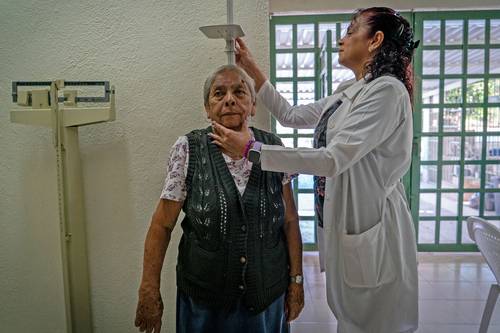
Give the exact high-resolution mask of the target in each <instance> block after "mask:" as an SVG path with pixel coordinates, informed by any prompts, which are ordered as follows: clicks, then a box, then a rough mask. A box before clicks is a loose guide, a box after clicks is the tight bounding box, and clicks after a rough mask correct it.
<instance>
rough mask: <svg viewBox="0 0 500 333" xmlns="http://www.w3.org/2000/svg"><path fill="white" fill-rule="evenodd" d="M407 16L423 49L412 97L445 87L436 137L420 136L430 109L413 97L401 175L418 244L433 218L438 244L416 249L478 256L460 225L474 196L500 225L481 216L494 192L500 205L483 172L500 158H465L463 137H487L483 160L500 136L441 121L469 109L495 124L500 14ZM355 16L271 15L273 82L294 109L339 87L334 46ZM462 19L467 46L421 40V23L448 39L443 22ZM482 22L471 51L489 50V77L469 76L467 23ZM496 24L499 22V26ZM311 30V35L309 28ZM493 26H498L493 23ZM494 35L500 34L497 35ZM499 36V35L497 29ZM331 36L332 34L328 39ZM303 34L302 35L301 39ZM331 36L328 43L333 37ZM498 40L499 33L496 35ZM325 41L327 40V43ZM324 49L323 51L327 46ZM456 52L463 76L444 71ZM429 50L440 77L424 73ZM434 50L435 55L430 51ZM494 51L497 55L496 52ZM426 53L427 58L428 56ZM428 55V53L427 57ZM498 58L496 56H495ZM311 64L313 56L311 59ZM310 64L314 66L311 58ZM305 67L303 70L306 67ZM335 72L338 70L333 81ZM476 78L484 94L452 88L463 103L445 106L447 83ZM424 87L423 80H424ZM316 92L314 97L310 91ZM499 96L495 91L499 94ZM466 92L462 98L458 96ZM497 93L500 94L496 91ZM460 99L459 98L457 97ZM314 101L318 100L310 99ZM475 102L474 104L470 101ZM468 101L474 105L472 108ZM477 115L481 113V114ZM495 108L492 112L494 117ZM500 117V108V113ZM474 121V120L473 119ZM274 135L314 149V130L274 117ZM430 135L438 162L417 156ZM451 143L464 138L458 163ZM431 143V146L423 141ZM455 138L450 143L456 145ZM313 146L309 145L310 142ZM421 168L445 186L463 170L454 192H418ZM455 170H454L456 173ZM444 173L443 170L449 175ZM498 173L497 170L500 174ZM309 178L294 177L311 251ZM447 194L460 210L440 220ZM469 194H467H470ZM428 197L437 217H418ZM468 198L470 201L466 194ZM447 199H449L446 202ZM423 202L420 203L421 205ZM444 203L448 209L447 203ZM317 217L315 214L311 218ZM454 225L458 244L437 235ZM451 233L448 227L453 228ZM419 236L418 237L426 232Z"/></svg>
mask: <svg viewBox="0 0 500 333" xmlns="http://www.w3.org/2000/svg"><path fill="white" fill-rule="evenodd" d="M402 15H403V16H405V17H406V18H407V19H408V20H409V22H410V24H412V25H413V27H414V30H415V39H420V40H422V42H421V44H420V45H421V46H420V47H419V48H418V49H417V51H416V54H415V58H414V73H415V79H416V80H415V96H420V94H421V91H422V80H437V81H438V82H439V87H440V98H441V99H440V100H439V101H438V103H436V102H433V103H432V107H433V109H436V110H438V112H437V117H438V118H439V126H438V129H437V131H436V132H435V133H431V134H432V135H431V134H429V133H426V132H425V131H424V132H423V131H422V115H423V111H424V113H425V112H427V109H429V104H428V103H427V104H424V103H422V100H421V98H419V97H415V103H414V136H415V138H414V144H413V157H412V166H411V168H410V171H409V172H408V174H407V175H406V176H405V177H404V178H403V183H404V185H405V188H406V190H407V195H408V197H409V203H410V206H411V209H412V216H413V219H414V221H415V227H416V231H417V241H418V239H419V238H418V237H419V233H418V232H419V230H420V223H421V222H422V221H423V222H422V223H427V222H428V221H435V228H434V241H433V242H432V243H422V244H421V243H418V249H419V251H477V247H476V246H475V245H474V244H471V243H467V244H465V243H463V242H462V240H463V238H462V236H463V235H462V234H463V231H464V230H465V229H463V226H462V224H463V220H464V219H465V217H466V216H465V215H464V206H463V199H464V198H465V197H468V196H470V195H471V193H472V194H475V193H478V196H479V197H478V202H479V209H478V214H477V215H479V216H482V217H484V218H486V219H490V220H495V221H496V220H499V219H500V217H499V216H497V215H491V214H484V212H485V210H484V209H485V208H487V207H486V206H487V200H486V199H485V198H490V197H491V196H492V195H493V196H495V193H498V197H499V200H500V189H490V188H486V187H485V186H486V185H487V183H488V182H487V181H486V176H485V175H486V173H487V166H491V165H497V164H498V165H499V167H500V160H498V161H497V160H492V159H487V158H483V159H481V160H474V161H471V160H467V159H466V158H465V155H466V153H465V148H464V147H465V144H466V138H468V137H472V136H481V137H482V156H483V157H485V152H486V150H487V148H488V142H489V141H488V138H490V137H495V135H498V137H499V140H500V132H498V133H497V132H485V133H477V132H474V133H468V132H467V131H461V132H458V133H456V132H455V133H454V132H453V131H449V128H448V127H449V126H448V127H447V125H446V124H444V119H448V118H450V119H453V117H448V116H449V115H450V114H452V113H450V112H448V111H445V110H448V109H453V108H455V109H460V108H461V109H462V113H463V114H465V113H466V112H467V108H469V109H470V108H471V107H474V111H475V114H477V113H478V112H477V111H476V109H477V110H479V109H480V110H482V113H483V117H482V121H483V128H484V129H486V128H487V122H491V121H492V120H491V119H489V118H490V117H488V112H489V110H490V109H491V108H495V107H500V101H498V103H497V102H495V101H493V102H492V101H489V100H488V91H486V90H488V89H491V88H490V86H491V84H490V82H491V80H492V79H494V80H496V79H497V78H498V80H499V85H500V74H496V73H489V72H488V67H487V64H488V63H489V58H488V57H489V50H490V49H495V50H496V49H497V48H498V49H499V51H498V52H499V54H498V55H499V57H500V45H499V44H497V42H496V41H495V43H489V40H488V36H489V34H490V27H491V26H490V22H493V21H492V20H498V19H499V18H500V11H475V12H470V11H456V12H405V13H402ZM351 16H352V13H348V14H327V15H301V16H272V17H271V20H270V32H271V33H270V44H271V45H270V58H271V73H270V80H271V83H273V84H274V85H275V86H276V87H277V88H280V89H279V90H281V91H283V94H284V95H285V97H286V98H287V99H288V100H289V101H290V102H291V103H292V104H294V105H297V104H301V103H305V102H307V101H308V100H310V101H312V100H311V99H314V100H318V99H320V98H321V97H322V96H324V95H330V94H331V93H332V91H333V90H334V89H335V87H334V79H335V77H336V76H338V74H339V73H340V74H342V72H341V71H342V70H341V69H340V68H336V67H335V66H336V65H335V64H334V59H333V58H335V52H336V51H338V48H337V45H338V44H337V41H338V40H339V39H340V37H341V33H342V28H343V27H344V28H345V26H346V24H345V23H346V22H347V23H348V22H349V21H350V18H351ZM447 20H448V21H457V20H458V21H460V20H462V21H463V22H464V23H463V24H464V25H463V26H464V29H463V35H462V40H463V41H465V43H461V44H458V43H455V44H454V45H446V44H445V43H440V44H439V45H427V43H426V42H425V41H424V39H423V37H424V36H423V34H424V29H423V24H424V22H426V21H439V22H440V23H439V24H440V26H441V36H440V40H441V41H443V40H444V39H443V38H445V37H446V26H445V22H446V21H447ZM478 20H479V21H480V20H485V22H487V24H486V25H485V43H484V45H482V46H478V45H475V44H474V45H472V44H471V46H472V47H471V48H470V49H471V50H474V51H473V52H476V53H477V52H479V53H480V52H481V50H484V53H485V63H486V67H485V69H484V74H468V73H467V64H466V59H467V53H468V52H469V44H468V43H467V42H468V40H469V38H468V35H467V24H468V22H469V21H470V22H472V21H478ZM495 22H496V21H495ZM325 26H326V27H327V29H328V30H332V32H331V33H329V32H325V35H326V36H327V37H326V42H324V40H322V39H324V38H325V37H323V38H321V37H320V30H321V31H323V30H325V29H324V27H325ZM278 28H279V29H281V28H283V29H284V30H286V29H288V36H289V38H288V39H287V44H286V45H281V47H277V44H276V41H277V39H279V36H277V29H278ZM307 29H309V32H307V31H306V30H307ZM495 29H496V26H495ZM311 30H312V34H313V35H312V38H311ZM307 34H309V38H308V39H309V44H307V43H303V42H304V40H305V39H306V38H305V36H306V35H307ZM495 34H496V30H495ZM499 35H500V32H499ZM330 36H331V37H330ZM298 37H299V38H298ZM330 38H331V39H330ZM498 38H500V36H499V37H498ZM322 42H324V43H322ZM322 46H323V49H322ZM457 50H462V56H463V61H462V65H463V68H462V73H461V74H448V73H445V72H444V70H443V66H445V61H446V60H447V59H448V58H447V57H448V54H454V53H457ZM424 51H425V52H429V51H430V53H429V54H430V55H432V54H439V60H440V72H439V73H423V72H422V71H423V66H422V65H423V54H424ZM433 52H434V53H433ZM495 52H497V51H495ZM426 54H427V53H426ZM429 54H427V55H429ZM494 54H495V55H496V54H497V53H494ZM286 57H288V59H289V60H290V59H291V64H292V66H291V70H290V69H289V68H288V69H286V70H282V69H281V63H282V60H283V59H285V58H286ZM306 57H313V59H314V61H313V64H314V66H313V67H314V68H312V69H311V68H303V66H302V65H303V62H304V61H303V60H304V59H305V58H306ZM309 59H310V58H309ZM309 62H310V61H309ZM301 66H302V67H301ZM332 70H334V71H336V72H335V73H336V74H335V73H334V74H333V76H332ZM478 77H482V78H484V84H483V86H482V87H483V88H484V89H483V94H482V95H481V93H480V92H477V91H478V90H480V88H481V87H479V88H478V87H476V88H475V90H476V92H475V94H469V95H468V94H467V91H466V89H462V90H461V91H455V92H454V95H453V94H452V93H450V92H449V91H447V93H448V95H447V96H448V98H457V100H456V101H460V98H461V102H460V103H451V102H450V103H448V102H449V101H448V100H447V102H446V103H444V102H445V101H444V99H443V98H444V93H445V91H444V86H445V85H444V82H445V81H444V80H451V79H454V80H461V82H462V84H463V87H467V85H466V83H467V80H471V79H477V78H478ZM424 82H426V81H424ZM492 89H500V88H496V81H495V85H494V87H493V88H492ZM311 90H312V92H311ZM495 91H496V90H495ZM459 95H461V96H459ZM476 95H478V96H480V97H481V96H482V98H483V103H478V102H477V101H476V100H474V98H476V99H477V97H474V96H476ZM499 95H500V93H499ZM457 96H458V97H457ZM311 97H313V98H311ZM468 98H469V100H468ZM471 98H472V100H471ZM469 101H471V103H469ZM479 113H480V112H479ZM491 113H492V112H491V110H490V114H491ZM498 113H500V111H499V112H498ZM494 114H495V117H496V118H500V114H497V113H496V112H494ZM476 117H477V115H476ZM271 118H272V119H271V124H272V130H273V132H274V133H277V134H278V135H279V136H280V137H281V138H282V139H283V141H284V142H285V145H287V146H293V147H297V146H304V143H305V144H306V145H305V146H308V145H310V141H311V140H312V130H309V131H307V130H306V131H304V130H296V129H287V128H283V127H281V126H280V125H279V124H278V123H277V122H276V120H275V119H274V117H271ZM496 118H495V119H494V122H500V119H496ZM461 119H462V124H461V125H462V128H465V121H466V117H465V116H463V117H462V118H461ZM429 138H432V139H433V140H434V139H435V140H437V142H438V144H437V151H436V152H435V153H436V154H437V156H438V158H437V159H436V160H435V161H422V160H421V158H420V157H421V156H420V148H421V144H422V142H428V141H429ZM450 138H454V139H456V138H459V139H458V140H455V141H457V142H458V141H460V145H459V147H460V148H459V150H460V152H459V160H458V161H449V160H446V159H443V158H442V157H443V142H446V143H448V142H449V141H450V140H451V139H450ZM426 140H427V141H426ZM452 141H453V140H452ZM308 142H309V143H308ZM470 165H473V166H474V165H477V166H479V167H480V170H481V183H480V188H475V189H465V188H464V185H465V186H467V180H466V179H465V178H464V176H463V175H464V173H465V171H467V170H468V169H467V167H468V166H470ZM421 167H423V168H424V169H425V168H427V169H429V170H430V169H432V168H435V169H436V173H437V176H436V178H437V180H439V181H441V180H442V179H444V178H443V175H444V174H446V175H447V174H448V173H449V171H450V169H453V168H452V167H456V168H458V169H459V170H460V175H461V176H459V178H460V179H459V180H458V184H457V189H447V188H441V187H440V186H438V187H436V188H435V189H428V188H422V189H420V172H421ZM458 169H457V170H458ZM445 171H446V172H445ZM495 172H499V173H500V169H499V170H498V171H495ZM311 184H312V176H303V175H300V176H299V177H297V178H294V180H293V188H294V196H295V200H296V202H297V206H298V210H299V218H300V223H301V229H302V231H303V239H304V240H305V241H304V249H306V250H315V249H317V247H316V239H317V238H316V219H315V216H314V205H313V204H311V200H313V196H314V194H313V189H312V186H311ZM447 193H456V196H457V198H458V199H457V200H458V207H457V210H456V214H455V215H453V216H441V214H439V211H440V210H441V204H442V203H443V202H444V201H445V200H444V199H443V200H441V195H448V194H447ZM467 193H468V194H467ZM422 194H424V195H426V194H427V195H429V194H430V195H432V194H434V195H436V196H437V197H439V198H438V199H436V207H435V211H436V214H435V215H434V216H420V213H419V205H420V196H421V195H422ZM464 195H465V196H464ZM443 198H444V197H443ZM422 202H423V201H422ZM443 206H444V205H443ZM311 212H312V214H311ZM449 221H456V224H455V229H456V233H455V241H454V243H442V242H440V235H441V233H440V231H441V229H443V230H444V228H441V227H442V226H446V224H449V223H450V222H449ZM448 229H449V228H448ZM423 234H424V233H422V234H421V235H423Z"/></svg>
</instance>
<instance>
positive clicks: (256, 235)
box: [177, 127, 289, 313]
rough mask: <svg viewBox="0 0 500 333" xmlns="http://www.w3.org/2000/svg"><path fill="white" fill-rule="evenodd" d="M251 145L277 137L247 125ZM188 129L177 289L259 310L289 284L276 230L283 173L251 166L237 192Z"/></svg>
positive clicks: (217, 158)
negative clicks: (245, 181)
mask: <svg viewBox="0 0 500 333" xmlns="http://www.w3.org/2000/svg"><path fill="white" fill-rule="evenodd" d="M252 130H253V133H254V135H255V139H256V140H257V141H261V142H263V143H267V144H281V141H280V139H279V138H277V137H276V136H275V135H273V134H271V133H267V132H264V131H261V130H258V129H256V128H252ZM210 131H211V128H210V127H209V128H207V129H200V130H195V131H192V132H190V133H189V134H188V135H187V137H188V141H189V166H188V172H187V177H186V188H187V197H186V200H185V201H184V206H183V211H184V213H185V218H184V220H183V221H182V224H181V226H182V229H183V235H182V238H181V241H180V244H179V255H178V260H177V287H178V288H179V289H180V290H182V291H183V292H184V293H186V294H187V295H189V296H190V297H191V298H193V299H194V300H195V301H198V302H202V303H205V304H207V305H211V306H214V307H217V308H221V309H230V308H231V306H232V305H234V304H235V303H236V302H237V301H239V300H241V301H242V302H243V304H244V305H245V306H246V307H247V308H248V309H249V310H250V311H251V312H254V313H258V312H261V311H263V310H265V309H266V308H267V307H268V306H269V305H270V304H271V303H272V302H273V301H274V300H276V298H278V297H279V296H281V295H282V294H283V293H284V292H285V291H286V289H287V286H288V281H289V277H288V275H289V274H288V251H287V246H286V241H285V237H284V231H283V223H284V209H285V208H284V204H283V199H282V186H283V185H282V179H283V174H282V173H277V172H269V171H262V170H261V169H260V165H259V164H254V165H253V167H252V171H251V173H250V177H249V180H248V184H247V186H246V189H245V192H244V194H243V196H241V195H240V193H239V192H238V189H237V187H236V185H235V183H234V180H233V177H232V176H231V173H230V172H229V169H228V167H227V164H226V162H225V160H224V157H223V156H222V153H221V151H220V150H219V148H218V147H217V146H216V145H215V144H213V143H211V141H210V139H209V137H208V136H207V133H208V132H210Z"/></svg>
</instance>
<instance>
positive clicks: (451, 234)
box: [439, 221, 457, 244]
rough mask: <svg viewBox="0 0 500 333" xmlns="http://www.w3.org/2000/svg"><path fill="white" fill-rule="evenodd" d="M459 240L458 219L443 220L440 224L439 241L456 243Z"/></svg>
mask: <svg viewBox="0 0 500 333" xmlns="http://www.w3.org/2000/svg"><path fill="white" fill-rule="evenodd" d="M456 241H457V221H441V222H440V226H439V243H441V244H454V243H456Z"/></svg>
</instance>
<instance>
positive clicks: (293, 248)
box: [283, 183, 304, 322]
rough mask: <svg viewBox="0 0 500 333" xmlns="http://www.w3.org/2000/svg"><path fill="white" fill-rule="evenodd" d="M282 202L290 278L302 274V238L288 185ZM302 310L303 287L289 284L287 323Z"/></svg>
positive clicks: (284, 190)
mask: <svg viewBox="0 0 500 333" xmlns="http://www.w3.org/2000/svg"><path fill="white" fill-rule="evenodd" d="M283 200H284V201H285V225H284V229H285V237H286V243H287V246H288V256H289V258H290V272H289V274H290V276H296V275H303V273H302V237H301V235H300V227H299V215H298V214H297V208H296V207H295V202H294V200H293V193H292V187H291V185H290V183H288V184H285V185H283ZM303 308H304V285H303V284H297V283H294V282H291V283H290V284H289V286H288V292H287V297H286V306H285V310H286V316H287V321H288V322H291V321H292V320H294V319H296V318H297V317H298V316H299V314H300V312H301V311H302V309H303Z"/></svg>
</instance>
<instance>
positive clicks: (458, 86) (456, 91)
mask: <svg viewBox="0 0 500 333" xmlns="http://www.w3.org/2000/svg"><path fill="white" fill-rule="evenodd" d="M444 102H445V103H462V80H461V79H449V80H444Z"/></svg>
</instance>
